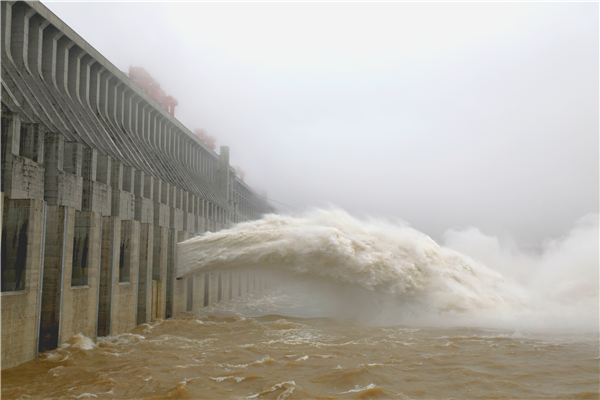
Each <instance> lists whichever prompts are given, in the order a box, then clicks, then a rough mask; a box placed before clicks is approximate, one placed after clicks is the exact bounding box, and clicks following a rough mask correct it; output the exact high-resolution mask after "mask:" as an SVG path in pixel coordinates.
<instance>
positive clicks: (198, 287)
mask: <svg viewBox="0 0 600 400" xmlns="http://www.w3.org/2000/svg"><path fill="white" fill-rule="evenodd" d="M205 276H206V274H198V275H194V276H193V277H192V282H193V285H194V287H193V289H192V293H193V296H192V309H191V310H188V311H195V310H199V309H201V308H202V307H204V296H205V294H204V288H205V284H204V277H205Z"/></svg>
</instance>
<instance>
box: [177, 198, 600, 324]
mask: <svg viewBox="0 0 600 400" xmlns="http://www.w3.org/2000/svg"><path fill="white" fill-rule="evenodd" d="M584 222H585V223H583V224H582V223H580V224H579V225H578V226H577V227H576V228H575V229H574V230H573V231H572V232H570V233H569V234H567V235H566V236H565V237H564V238H562V239H560V240H555V241H549V242H548V243H547V244H546V251H545V252H543V253H542V254H538V255H537V256H531V255H529V256H528V257H529V258H527V260H525V261H524V257H525V256H524V255H523V254H520V255H519V256H518V257H517V256H514V253H515V252H514V251H513V252H512V254H513V256H512V258H511V257H509V256H506V255H504V253H506V252H504V253H503V251H504V250H503V249H501V248H500V246H497V249H496V250H497V251H496V253H498V254H500V255H502V257H500V256H498V254H496V253H494V252H490V251H488V252H487V253H486V252H485V251H482V249H483V250H485V249H486V246H485V244H486V243H487V244H489V242H490V240H491V241H492V242H493V240H494V238H489V237H485V235H483V234H481V233H480V232H479V231H476V230H475V233H478V234H476V235H474V234H473V232H474V231H473V230H467V231H463V232H458V231H450V232H449V233H447V235H446V241H447V242H448V243H449V246H451V247H454V248H458V249H466V250H467V251H464V252H466V253H469V252H470V251H469V249H471V250H472V249H473V248H475V249H478V250H480V251H479V253H477V251H475V252H473V251H471V252H472V253H473V254H475V256H474V257H469V256H467V255H465V254H463V253H461V252H459V251H456V250H453V249H451V248H450V247H444V246H440V245H439V244H437V243H436V242H435V241H434V240H432V239H431V238H430V237H428V236H427V235H425V234H423V233H421V232H418V231H416V230H415V229H412V228H410V227H409V226H407V225H406V224H402V223H391V222H389V221H381V220H369V221H361V220H358V219H356V218H353V217H352V216H350V215H349V214H347V213H346V212H344V211H341V210H337V209H334V210H313V211H310V212H308V213H306V214H304V215H302V216H300V217H292V216H285V215H268V216H266V217H265V218H264V219H262V220H258V221H252V222H247V223H242V224H239V225H237V226H235V227H233V228H231V229H228V230H223V231H220V232H217V233H207V234H205V235H203V236H199V237H196V238H193V239H190V240H188V241H186V242H184V243H182V244H180V246H181V248H180V250H181V251H180V253H179V254H180V255H179V259H178V267H177V271H178V272H177V275H178V276H179V277H185V276H190V275H194V274H197V273H199V272H203V271H209V270H224V269H238V268H267V269H273V270H277V271H285V272H287V273H289V274H290V275H293V276H294V277H296V279H294V282H293V284H294V285H296V287H295V291H296V292H297V293H296V294H295V295H294V294H291V293H292V291H290V290H286V291H285V293H284V294H281V295H280V296H279V298H278V299H276V301H275V300H273V299H271V300H273V301H274V303H277V304H278V305H279V306H281V305H282V304H283V303H286V302H287V303H286V305H285V306H284V307H279V309H277V310H273V309H271V310H270V311H272V312H273V311H276V312H277V313H280V314H281V315H286V313H285V308H286V307H288V308H290V307H291V308H294V307H293V306H294V305H296V310H298V309H299V308H300V307H298V305H299V304H302V306H303V307H305V306H308V307H305V308H310V309H311V310H313V311H312V312H313V313H314V315H313V316H332V315H333V316H340V315H341V316H344V317H357V318H359V319H361V318H362V319H363V320H364V319H365V318H367V319H369V320H370V321H369V322H370V323H375V324H386V323H389V324H398V323H404V322H415V321H417V322H418V321H421V322H424V323H431V322H432V321H434V320H435V321H438V322H439V321H442V322H443V323H447V322H449V321H453V322H454V323H455V324H467V325H468V324H472V323H474V321H477V322H476V323H477V324H479V325H496V326H497V325H498V324H502V323H508V324H513V325H514V323H515V318H517V319H520V320H521V323H524V322H523V321H524V320H536V322H535V323H541V322H544V321H546V322H547V321H548V320H552V323H553V324H560V323H562V322H564V321H563V320H561V318H560V317H556V315H555V314H560V315H561V316H563V317H564V316H566V315H572V312H573V311H576V314H577V316H576V317H574V318H572V320H570V321H569V323H570V324H571V325H573V326H575V325H577V323H578V321H579V322H580V323H581V325H585V328H586V329H592V330H597V329H598V323H597V320H598V312H597V311H598V216H597V215H595V216H589V217H587V219H586V220H585V221H584ZM584 225H585V226H584ZM486 240H487V242H486ZM478 242H479V244H480V246H479V247H478V246H477V243H478ZM470 243H474V245H473V246H471V247H469V244H470ZM482 243H483V245H481V244H482ZM487 248H488V249H489V246H488V247H487ZM482 253H484V255H486V256H487V258H486V257H484V256H481V254H482ZM494 255H496V257H495V258H494V259H492V258H491V257H492V256H494ZM511 263H512V264H511ZM507 264H509V265H507ZM524 269H526V270H525V271H524ZM515 271H517V272H518V273H515ZM594 277H595V279H594ZM288 283H289V282H288ZM298 285H299V286H298ZM245 301H248V299H246V300H245ZM260 301H262V302H263V303H262V306H263V308H267V309H268V308H269V307H268V305H267V304H266V303H265V302H266V301H267V300H265V298H262V299H261V300H260ZM311 302H312V303H311ZM265 306H266V307H265ZM275 308H277V307H275ZM282 308H283V309H284V310H283V311H282ZM558 309H561V311H560V312H557V310H558ZM319 311H320V312H321V314H319ZM541 311H543V313H544V315H541V316H540V312H541ZM292 315H297V314H294V313H292ZM549 315H552V317H553V318H548V316H549ZM432 317H433V318H432ZM588 317H591V320H590V319H589V318H588ZM536 318H537V319H536ZM584 320H589V321H590V322H591V323H588V322H582V321H584ZM561 321H562V322H561Z"/></svg>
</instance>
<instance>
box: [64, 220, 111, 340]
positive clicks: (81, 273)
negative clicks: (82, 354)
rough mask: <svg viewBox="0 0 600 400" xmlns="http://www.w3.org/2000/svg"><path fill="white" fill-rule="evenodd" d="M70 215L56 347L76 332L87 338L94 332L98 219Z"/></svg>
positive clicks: (99, 236) (97, 272)
mask: <svg viewBox="0 0 600 400" xmlns="http://www.w3.org/2000/svg"><path fill="white" fill-rule="evenodd" d="M73 214H74V215H73V239H72V245H71V248H70V249H69V248H68V247H65V250H66V251H65V263H64V278H63V282H64V283H63V290H62V307H61V321H60V340H59V344H60V343H63V342H65V341H67V340H68V339H69V338H70V337H71V336H73V335H76V334H78V333H82V334H84V335H85V336H87V337H90V338H96V333H97V330H96V324H97V318H98V316H97V315H96V313H97V309H98V283H99V271H100V246H101V237H102V216H101V215H100V213H97V212H93V211H82V212H80V211H75V212H74V213H73ZM67 225H68V226H70V223H68V224H67ZM69 250H70V251H69ZM69 259H70V260H69ZM67 261H70V262H67Z"/></svg>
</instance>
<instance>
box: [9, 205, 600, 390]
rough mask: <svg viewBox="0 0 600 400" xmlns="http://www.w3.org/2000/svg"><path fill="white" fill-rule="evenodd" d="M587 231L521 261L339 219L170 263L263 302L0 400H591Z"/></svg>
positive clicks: (217, 313)
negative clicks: (252, 282)
mask: <svg viewBox="0 0 600 400" xmlns="http://www.w3.org/2000/svg"><path fill="white" fill-rule="evenodd" d="M598 231H599V230H598V215H591V216H588V217H586V218H585V219H583V220H581V221H580V222H579V223H578V224H577V225H576V226H575V227H574V228H573V230H572V231H570V232H568V233H566V234H565V235H564V237H562V238H560V239H556V240H550V241H548V242H547V243H546V244H545V245H544V248H543V249H542V250H541V251H539V252H537V253H535V254H534V253H530V252H522V251H517V250H516V249H515V248H514V247H510V246H509V247H508V248H507V249H506V248H503V245H502V243H501V242H499V240H498V239H497V238H495V237H490V236H485V235H483V234H482V233H481V232H479V231H478V230H475V229H469V230H465V231H452V232H449V234H448V235H447V243H446V244H445V245H444V246H441V245H439V244H437V243H436V242H434V241H433V240H432V239H431V238H429V237H428V236H426V235H424V234H422V233H420V232H417V231H415V230H414V229H411V228H410V227H408V226H406V225H405V224H403V223H391V222H386V221H375V220H369V221H360V220H357V219H355V218H353V217H351V216H349V215H348V214H347V213H345V212H343V211H340V210H330V211H326V210H316V211H313V212H311V213H308V214H306V215H304V216H300V217H292V216H280V215H272V216H267V217H265V218H264V219H262V220H260V221H253V222H249V223H243V224H239V225H237V226H235V227H233V228H232V229H228V230H224V231H220V232H217V233H207V234H205V235H203V236H201V237H197V238H194V239H191V240H189V241H186V242H184V243H183V244H182V245H181V247H180V249H179V250H180V253H179V255H180V257H179V261H180V263H179V264H178V266H177V275H178V276H180V277H182V276H191V275H194V274H198V273H203V272H205V271H210V270H225V269H231V268H233V269H236V270H243V269H244V268H264V269H266V270H268V271H269V272H267V273H268V274H269V280H270V281H271V282H272V283H273V285H272V290H270V291H263V292H260V293H259V292H254V293H248V294H246V295H244V296H243V297H240V298H237V299H234V300H229V301H223V302H220V303H217V304H214V305H211V306H209V307H205V308H203V309H202V310H200V311H198V312H195V313H184V314H181V315H178V316H177V317H176V318H173V319H171V320H166V321H154V322H152V323H150V324H144V325H141V326H138V327H136V328H135V329H134V330H133V331H131V332H129V333H126V334H121V335H116V336H113V337H105V338H98V341H97V343H94V342H93V340H91V339H90V338H86V337H83V336H81V335H77V336H75V337H73V338H71V339H70V340H69V341H68V342H67V343H64V344H62V345H61V346H60V348H58V349H56V350H54V351H51V352H47V353H44V354H42V355H41V356H40V357H39V358H38V359H36V360H32V361H30V362H27V363H25V364H22V365H20V366H17V367H15V368H12V369H8V370H4V371H2V399H26V398H44V399H50V398H71V399H72V398H78V399H84V398H94V399H96V398H97V399H130V398H144V399H163V398H164V399H167V398H188V399H286V398H289V399H354V398H363V399H366V398H381V399H450V398H453V399H457V398H463V399H506V398H510V399H525V398H530V399H554V398H556V399H564V398H572V399H586V398H589V399H598V398H599V397H600V388H599V376H600V357H599V356H600V354H599V352H600V349H599V347H600V346H599V335H598V330H599V329H598V326H599V296H598V292H599V286H598V282H599V278H598V275H599V273H598V271H599V260H598V258H599V249H598V246H599V238H598Z"/></svg>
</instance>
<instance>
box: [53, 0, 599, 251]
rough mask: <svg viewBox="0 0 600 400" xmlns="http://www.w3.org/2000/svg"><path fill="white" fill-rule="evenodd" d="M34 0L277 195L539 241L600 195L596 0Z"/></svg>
mask: <svg viewBox="0 0 600 400" xmlns="http://www.w3.org/2000/svg"><path fill="white" fill-rule="evenodd" d="M46 4H47V5H48V7H49V8H50V9H51V10H53V11H54V12H55V13H56V14H57V15H58V16H59V17H60V18H62V19H63V20H64V21H65V22H66V23H67V24H68V25H70V26H71V27H72V28H73V29H74V30H75V31H76V32H78V33H79V34H80V35H81V36H82V37H83V38H84V39H86V40H87V41H88V42H90V43H91V44H92V45H93V46H94V47H95V48H96V49H97V50H99V51H100V52H101V53H102V54H103V55H105V56H106V57H107V58H108V59H109V60H110V61H111V62H113V63H114V64H115V65H116V66H117V67H118V68H119V69H121V70H123V71H127V70H128V68H129V66H142V67H144V68H146V70H147V71H148V72H149V73H150V74H151V75H152V76H153V77H154V78H155V79H156V80H157V81H158V82H159V83H160V84H161V87H162V88H163V89H164V90H165V91H166V93H167V94H169V95H172V96H173V97H175V98H176V99H177V100H178V101H179V106H178V107H177V108H176V110H175V116H176V118H178V119H179V120H180V121H181V122H182V123H183V124H184V125H185V126H186V127H188V128H189V129H190V130H192V131H193V130H194V129H195V128H204V129H206V130H207V132H208V134H209V135H212V136H214V137H216V139H217V150H218V146H220V145H227V146H229V147H230V149H231V164H232V165H239V166H240V167H241V168H242V169H243V170H244V171H245V177H246V178H245V179H246V182H247V183H248V184H249V185H250V186H252V187H253V188H255V189H256V190H257V191H259V192H262V191H266V192H267V193H268V196H269V198H270V199H271V200H272V202H273V204H274V205H275V206H277V207H278V208H279V209H280V210H282V211H284V212H285V211H293V212H302V210H306V209H308V208H310V207H326V206H328V205H329V204H333V205H335V206H337V207H340V208H342V209H344V210H346V211H348V212H349V213H351V214H352V215H354V216H357V217H361V218H362V217H365V216H374V217H382V218H389V219H401V220H404V221H407V222H408V223H409V224H410V225H411V226H413V227H415V228H416V229H418V230H420V231H422V232H425V233H426V234H427V235H429V236H431V237H432V238H434V239H435V240H436V241H438V242H441V241H442V240H443V239H444V232H446V231H447V230H448V229H452V230H454V231H461V232H462V231H463V230H465V229H467V228H469V227H477V229H479V230H480V231H481V232H482V234H484V235H488V236H490V237H511V238H513V240H514V241H515V242H517V243H518V244H519V246H520V247H521V248H523V247H536V248H539V247H540V246H542V243H543V241H544V240H546V238H548V237H553V238H556V237H560V236H561V235H563V234H565V232H567V231H568V230H569V229H571V227H572V226H573V224H574V223H575V221H577V220H579V219H580V218H583V217H584V216H585V215H588V214H597V213H598V211H599V209H598V204H599V197H598V193H599V185H598V182H599V174H598V171H599V163H598V159H599V156H598V148H599V142H598V128H599V126H598V120H599V115H598V109H599V102H598V97H599V92H598V69H599V64H598V48H599V42H598V4H597V3H455V4H451V3H424V4H417V3H376V4H367V3H224V4H220V3H193V2H192V3H189V2H188V3H143V2H139V3H137V2H134V3H114V2H111V3H102V2H66V3H61V2H48V3H46Z"/></svg>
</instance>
